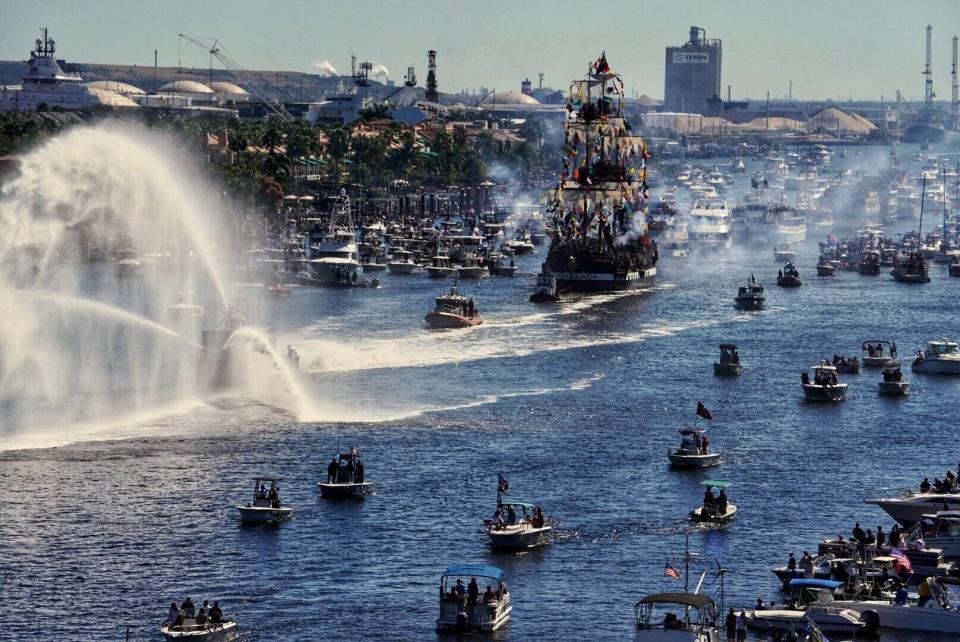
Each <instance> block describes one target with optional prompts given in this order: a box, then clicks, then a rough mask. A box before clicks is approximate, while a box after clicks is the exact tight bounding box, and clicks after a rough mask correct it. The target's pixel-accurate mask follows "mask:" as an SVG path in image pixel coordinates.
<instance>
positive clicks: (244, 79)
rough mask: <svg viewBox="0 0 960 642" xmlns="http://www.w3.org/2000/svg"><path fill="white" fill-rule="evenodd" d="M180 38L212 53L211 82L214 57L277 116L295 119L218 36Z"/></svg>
mask: <svg viewBox="0 0 960 642" xmlns="http://www.w3.org/2000/svg"><path fill="white" fill-rule="evenodd" d="M180 40H181V41H183V40H186V41H187V42H189V43H191V44H194V45H196V46H198V47H200V48H201V49H203V50H204V51H206V52H207V53H209V54H210V82H213V59H214V58H216V59H217V60H219V61H220V64H222V65H223V66H224V68H225V69H226V70H227V72H228V73H229V74H230V77H231V78H233V79H234V80H235V81H236V82H237V84H238V85H240V86H242V87H243V88H244V89H246V90H247V91H248V92H250V93H251V94H253V95H254V96H256V98H257V99H259V100H260V102H261V103H263V104H264V105H266V106H267V108H268V109H269V110H270V111H271V112H272V113H273V114H274V115H275V116H277V117H279V118H280V119H281V120H293V119H294V117H293V116H291V115H290V112H288V111H287V110H286V108H284V106H283V103H281V102H280V101H279V100H277V98H276V96H275V95H274V94H273V93H272V92H270V91H268V90H267V88H266V86H265V85H264V84H263V83H261V82H260V79H259V78H257V75H256V74H255V73H253V72H252V71H249V70H248V69H245V68H244V67H243V66H242V65H241V64H240V63H238V62H237V61H236V60H234V58H233V56H231V55H230V53H229V52H228V51H227V48H226V47H224V46H223V43H222V42H220V41H219V40H217V39H216V38H204V37H202V36H188V35H187V34H184V33H181V34H180Z"/></svg>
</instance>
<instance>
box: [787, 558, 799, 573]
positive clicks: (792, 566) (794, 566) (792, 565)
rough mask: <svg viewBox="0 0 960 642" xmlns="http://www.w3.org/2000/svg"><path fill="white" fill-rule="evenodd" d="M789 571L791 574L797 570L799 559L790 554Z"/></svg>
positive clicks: (788, 559) (788, 560)
mask: <svg viewBox="0 0 960 642" xmlns="http://www.w3.org/2000/svg"><path fill="white" fill-rule="evenodd" d="M787 570H788V571H790V572H793V571H795V570H797V558H796V557H794V556H793V553H790V556H789V557H788V558H787Z"/></svg>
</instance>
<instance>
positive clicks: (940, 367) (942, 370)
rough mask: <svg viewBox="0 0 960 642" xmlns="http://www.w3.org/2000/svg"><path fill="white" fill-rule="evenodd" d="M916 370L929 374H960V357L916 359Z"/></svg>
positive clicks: (914, 368) (914, 364)
mask: <svg viewBox="0 0 960 642" xmlns="http://www.w3.org/2000/svg"><path fill="white" fill-rule="evenodd" d="M912 368H913V371H914V372H925V373H927V374H950V375H957V374H960V359H930V358H927V359H916V360H914V362H913V366H912Z"/></svg>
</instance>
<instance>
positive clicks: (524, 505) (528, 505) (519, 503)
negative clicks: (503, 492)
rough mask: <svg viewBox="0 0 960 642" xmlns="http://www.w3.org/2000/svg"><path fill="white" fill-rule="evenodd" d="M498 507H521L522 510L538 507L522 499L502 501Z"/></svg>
mask: <svg viewBox="0 0 960 642" xmlns="http://www.w3.org/2000/svg"><path fill="white" fill-rule="evenodd" d="M497 505H498V506H520V507H521V508H529V509H534V508H536V507H537V505H536V504H534V503H533V502H528V501H524V500H522V499H508V500H506V501H504V500H502V499H501V500H500V501H498V502H497Z"/></svg>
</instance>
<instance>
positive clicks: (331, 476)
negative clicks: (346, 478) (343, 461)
mask: <svg viewBox="0 0 960 642" xmlns="http://www.w3.org/2000/svg"><path fill="white" fill-rule="evenodd" d="M337 468H339V466H337V458H336V457H334V458H333V459H331V460H330V463H329V464H328V465H327V483H328V484H335V483H337Z"/></svg>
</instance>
